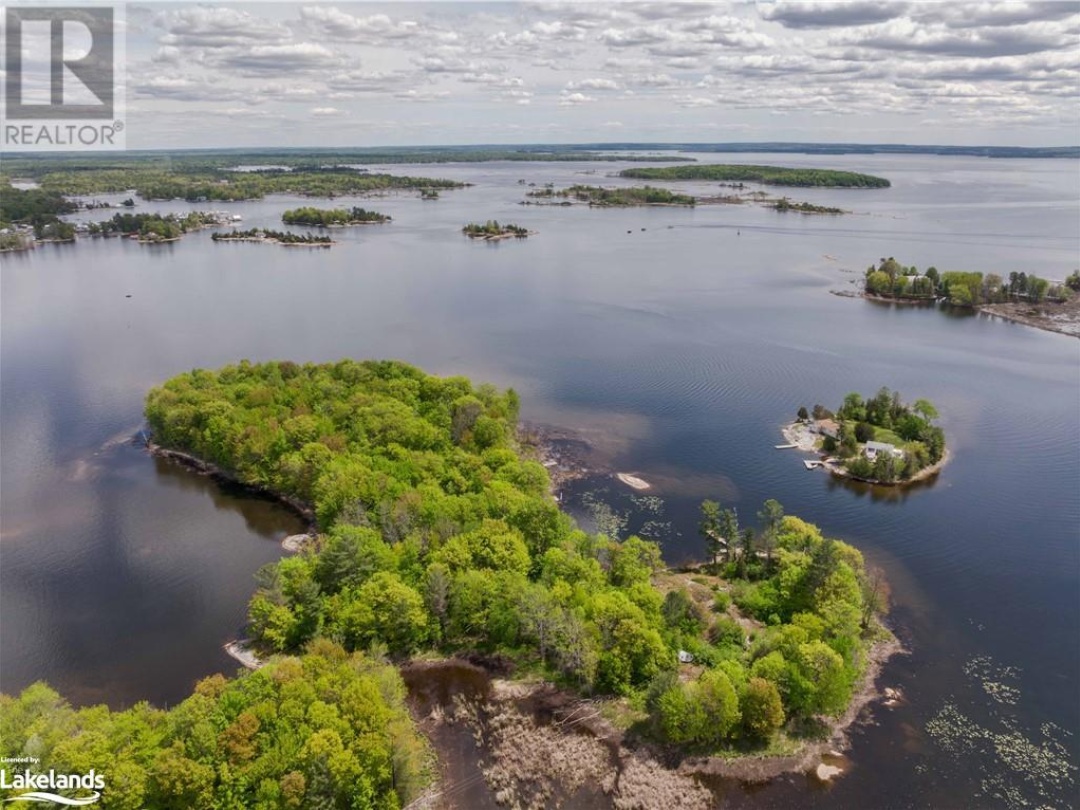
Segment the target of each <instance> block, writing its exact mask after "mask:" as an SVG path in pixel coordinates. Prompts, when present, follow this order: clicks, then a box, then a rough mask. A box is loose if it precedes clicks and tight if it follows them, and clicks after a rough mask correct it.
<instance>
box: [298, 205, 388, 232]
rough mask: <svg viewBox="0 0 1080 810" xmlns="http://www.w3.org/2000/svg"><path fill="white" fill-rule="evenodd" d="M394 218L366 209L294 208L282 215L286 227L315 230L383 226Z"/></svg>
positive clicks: (354, 207)
mask: <svg viewBox="0 0 1080 810" xmlns="http://www.w3.org/2000/svg"><path fill="white" fill-rule="evenodd" d="M391 219H392V217H390V216H389V215H388V214H380V213H379V212H378V211H368V210H367V209H366V208H357V207H356V206H353V207H352V208H349V209H345V208H311V207H305V208H293V209H291V210H289V211H286V212H285V213H283V214H282V215H281V221H282V222H283V223H284V224H286V225H310V226H312V227H315V228H330V227H334V226H342V225H370V224H376V225H381V224H383V223H385V222H390V221H391Z"/></svg>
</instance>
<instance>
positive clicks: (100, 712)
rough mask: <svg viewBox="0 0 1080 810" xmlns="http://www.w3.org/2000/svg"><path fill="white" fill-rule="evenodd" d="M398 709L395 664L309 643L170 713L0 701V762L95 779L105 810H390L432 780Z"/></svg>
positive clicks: (44, 697)
mask: <svg viewBox="0 0 1080 810" xmlns="http://www.w3.org/2000/svg"><path fill="white" fill-rule="evenodd" d="M404 698H405V685H404V683H403V682H402V680H401V677H400V676H399V675H398V673H397V671H396V670H395V669H394V668H393V667H392V666H390V665H389V664H386V663H383V662H380V661H378V660H376V659H373V658H371V657H368V656H364V655H362V654H360V653H355V654H353V655H348V654H347V653H345V651H344V650H342V649H341V648H340V647H338V646H336V645H334V644H331V643H330V642H326V641H320V642H318V643H317V644H315V645H314V646H313V647H312V649H311V651H310V652H309V653H307V654H305V655H302V656H300V657H283V658H278V659H275V660H274V661H272V662H270V663H269V664H268V665H267V666H265V667H263V668H262V669H260V670H258V671H257V672H252V673H248V674H245V675H242V676H240V677H238V678H235V679H232V680H227V679H225V678H223V677H222V676H221V675H214V676H212V677H209V678H206V679H205V680H203V681H201V682H200V683H199V684H198V685H197V686H196V687H195V691H194V693H193V694H192V695H191V696H190V697H188V698H187V699H186V700H184V701H183V702H182V703H180V704H179V705H177V706H175V707H173V708H171V709H168V710H161V709H155V708H152V707H151V706H149V705H148V704H146V703H139V704H137V705H135V706H133V707H132V708H130V709H127V710H125V711H110V710H109V709H108V708H107V707H105V706H92V707H88V708H84V709H74V708H72V707H71V706H70V705H69V704H68V703H67V702H66V701H64V700H63V699H62V698H61V697H60V696H59V695H58V694H57V693H56V692H54V691H53V690H52V689H50V688H49V687H48V686H46V685H44V684H41V683H38V684H34V685H33V686H30V687H28V688H27V689H25V690H24V691H23V692H22V694H20V695H19V696H18V697H13V696H7V695H3V696H0V732H2V733H0V752H2V753H3V756H5V757H20V756H27V755H33V756H35V757H37V758H38V759H39V760H40V765H38V766H36V767H35V768H34V770H35V771H37V772H48V770H49V769H55V770H56V771H57V772H58V773H86V772H87V771H89V770H90V769H91V768H93V769H95V770H96V771H97V773H99V774H100V775H101V776H102V777H103V778H104V780H105V787H104V788H103V789H102V791H101V793H102V796H101V802H100V806H101V807H103V808H106V810H138V809H139V808H143V807H153V808H157V809H158V810H278V808H307V807H312V808H314V807H319V808H327V810H339V809H340V810H361V808H371V809H372V810H395V808H400V807H403V806H405V805H406V804H408V803H409V802H410V801H412V800H413V799H414V798H416V797H417V796H418V795H419V794H420V792H421V791H422V790H423V789H424V787H425V786H426V784H427V783H428V781H429V780H430V776H431V774H430V772H429V770H430V763H429V761H430V755H429V752H428V748H427V744H426V742H425V741H424V739H423V738H422V737H421V736H420V735H419V733H418V732H417V730H416V727H415V725H414V724H413V721H412V720H411V718H410V717H409V713H408V711H407V709H406V708H405V703H404ZM21 792H23V791H20V790H15V791H4V790H2V789H0V797H4V798H10V797H11V796H14V795H15V794H18V793H21Z"/></svg>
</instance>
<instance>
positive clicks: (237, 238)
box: [210, 228, 334, 248]
mask: <svg viewBox="0 0 1080 810" xmlns="http://www.w3.org/2000/svg"><path fill="white" fill-rule="evenodd" d="M210 238H211V239H213V240H214V241H215V242H260V243H262V244H267V245H282V246H284V247H294V246H295V247H327V248H328V247H330V246H331V245H333V244H334V240H333V239H331V238H330V237H329V236H317V235H315V234H311V233H304V234H300V233H289V232H288V231H272V230H270V229H268V228H251V229H249V230H246V231H226V232H224V233H221V232H215V233H213V234H211V235H210Z"/></svg>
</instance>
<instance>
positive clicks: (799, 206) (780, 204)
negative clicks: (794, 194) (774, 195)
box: [768, 197, 848, 214]
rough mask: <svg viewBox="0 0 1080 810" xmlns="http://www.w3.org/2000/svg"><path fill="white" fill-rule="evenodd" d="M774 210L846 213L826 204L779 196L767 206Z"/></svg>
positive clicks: (782, 211) (800, 212)
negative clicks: (798, 200)
mask: <svg viewBox="0 0 1080 810" xmlns="http://www.w3.org/2000/svg"><path fill="white" fill-rule="evenodd" d="M768 207H769V208H771V209H773V210H774V211H779V212H780V213H782V214H783V213H786V212H788V211H794V212H795V213H798V214H846V213H848V212H847V211H845V210H844V209H843V208H833V207H830V206H828V205H814V204H813V203H808V202H792V201H791V200H790V199H789V198H787V197H781V198H780V199H779V200H777V201H776V202H774V203H772V204H771V205H769V206H768Z"/></svg>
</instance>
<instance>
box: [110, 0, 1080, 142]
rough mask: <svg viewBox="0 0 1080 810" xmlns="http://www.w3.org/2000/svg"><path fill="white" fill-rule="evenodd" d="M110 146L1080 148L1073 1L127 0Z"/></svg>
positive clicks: (1078, 19)
mask: <svg viewBox="0 0 1080 810" xmlns="http://www.w3.org/2000/svg"><path fill="white" fill-rule="evenodd" d="M126 15H127V28H128V38H127V58H126V61H127V65H128V71H127V82H128V98H129V102H128V114H127V119H128V145H129V147H144V148H150V147H159V146H162V147H164V146H190V147H196V146H308V145H322V146H332V145H358V146H368V145H370V146H377V145H404V144H457V143H537V142H550V143H574V142H593V141H766V140H783V141H853V142H865V143H897V142H906V143H940V144H995V145H996V144H1015V145H1025V146H1038V145H1059V144H1076V143H1080V104H1078V103H1077V101H1078V96H1080V2H1075V1H1074V2H1064V1H1058V0H1052V1H1051V2H1019V1H1017V0H992V1H991V2H971V3H964V2H954V1H952V0H950V1H949V2H903V1H900V2H893V0H848V1H847V2H820V1H819V0H812V1H802V0H800V1H799V2H792V1H789V0H775V1H774V2H764V0H761V1H759V2H724V3H712V2H652V3H630V2H619V3H593V2H574V3H548V2H538V3H526V2H520V3H457V2H439V3H412V2H394V3H378V4H370V3H365V4H353V3H327V2H315V3H267V4H263V3H237V4H229V5H220V4H216V3H213V4H197V5H196V4H172V3H156V2H155V3H142V4H138V3H133V4H129V5H128V6H127V12H126Z"/></svg>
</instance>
